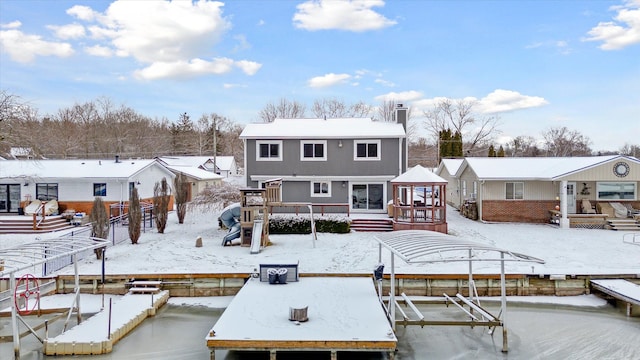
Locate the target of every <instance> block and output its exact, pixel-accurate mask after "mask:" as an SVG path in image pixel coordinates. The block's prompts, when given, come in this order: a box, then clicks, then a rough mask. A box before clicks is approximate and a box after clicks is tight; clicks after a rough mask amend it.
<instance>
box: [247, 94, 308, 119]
mask: <svg viewBox="0 0 640 360" xmlns="http://www.w3.org/2000/svg"><path fill="white" fill-rule="evenodd" d="M306 111H307V107H306V106H305V105H304V104H303V103H300V102H297V101H290V100H287V99H284V98H283V99H280V102H278V103H276V104H273V103H270V104H267V105H266V106H265V107H264V108H263V109H262V110H260V112H259V114H258V116H259V117H260V119H262V121H264V122H272V121H273V120H275V119H276V118H284V119H298V118H303V117H304V116H305V113H306Z"/></svg>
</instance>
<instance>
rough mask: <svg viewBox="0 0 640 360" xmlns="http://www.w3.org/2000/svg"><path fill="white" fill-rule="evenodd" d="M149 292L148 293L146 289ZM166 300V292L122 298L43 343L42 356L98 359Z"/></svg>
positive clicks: (131, 293) (129, 294)
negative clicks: (96, 356) (82, 356)
mask: <svg viewBox="0 0 640 360" xmlns="http://www.w3.org/2000/svg"><path fill="white" fill-rule="evenodd" d="M147 290H149V289H147ZM168 299H169V291H160V292H158V293H155V294H154V293H133V292H130V293H128V294H126V295H125V296H123V297H122V298H121V299H120V300H118V301H117V302H114V303H113V304H112V306H111V324H109V308H108V307H107V308H105V309H103V310H101V311H100V312H99V313H97V314H95V315H94V316H92V317H90V318H88V319H87V320H85V321H83V322H81V323H80V324H78V325H76V326H75V327H73V328H71V329H69V330H67V331H66V332H64V333H62V334H61V335H58V336H56V337H53V338H48V339H46V340H45V341H44V350H43V352H44V354H45V355H99V354H107V353H110V352H111V351H112V350H113V345H114V344H115V343H117V342H118V341H119V340H120V339H122V338H123V337H124V336H125V335H127V334H128V333H129V332H130V331H132V330H133V329H135V328H136V326H138V325H140V323H142V321H144V319H146V318H147V317H149V316H153V315H155V313H156V311H157V310H158V309H159V308H160V307H161V306H162V305H164V304H165V303H166V302H167V300H168Z"/></svg>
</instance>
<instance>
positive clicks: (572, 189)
mask: <svg viewBox="0 0 640 360" xmlns="http://www.w3.org/2000/svg"><path fill="white" fill-rule="evenodd" d="M575 213H576V183H575V182H568V183H567V214H575Z"/></svg>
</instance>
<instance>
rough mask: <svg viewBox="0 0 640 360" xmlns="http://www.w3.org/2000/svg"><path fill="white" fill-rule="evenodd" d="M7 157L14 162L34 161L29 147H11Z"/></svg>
mask: <svg viewBox="0 0 640 360" xmlns="http://www.w3.org/2000/svg"><path fill="white" fill-rule="evenodd" d="M9 155H11V158H13V159H15V160H28V159H34V158H35V157H34V155H33V150H32V149H31V148H30V147H12V148H11V149H10V150H9Z"/></svg>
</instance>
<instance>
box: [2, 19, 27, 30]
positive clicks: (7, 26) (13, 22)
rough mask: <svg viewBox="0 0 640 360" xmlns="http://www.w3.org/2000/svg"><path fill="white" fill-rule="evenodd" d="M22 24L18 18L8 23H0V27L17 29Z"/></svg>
mask: <svg viewBox="0 0 640 360" xmlns="http://www.w3.org/2000/svg"><path fill="white" fill-rule="evenodd" d="M20 26H22V23H21V22H20V21H18V20H16V21H12V22H10V23H8V24H0V29H17V28H19V27H20Z"/></svg>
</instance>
